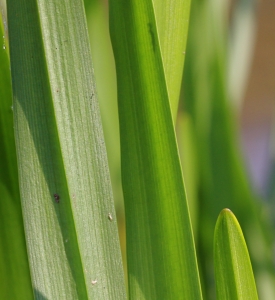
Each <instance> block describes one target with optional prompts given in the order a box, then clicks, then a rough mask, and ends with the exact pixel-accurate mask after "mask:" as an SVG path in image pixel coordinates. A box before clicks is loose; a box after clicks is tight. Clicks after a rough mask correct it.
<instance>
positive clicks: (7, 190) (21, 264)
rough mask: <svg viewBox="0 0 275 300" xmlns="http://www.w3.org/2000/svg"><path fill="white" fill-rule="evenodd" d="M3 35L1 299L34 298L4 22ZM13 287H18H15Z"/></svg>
mask: <svg viewBox="0 0 275 300" xmlns="http://www.w3.org/2000/svg"><path fill="white" fill-rule="evenodd" d="M0 8H1V3H0ZM0 22H1V15H0ZM4 22H6V21H4ZM2 36H3V39H4V44H3V49H0V145H1V146H0V278H1V280H0V299H6V300H20V299H32V289H31V280H30V270H29V265H28V259H27V251H26V242H25V236H24V228H23V220H22V211H21V204H20V195H19V186H18V174H17V162H16V152H15V142H14V132H13V112H12V95H11V79H10V70H9V59H8V53H7V51H8V44H7V37H6V36H5V35H4V32H3V31H2V27H1V24H0V37H1V38H2ZM12 286H16V288H14V289H12V288H11V287H12Z"/></svg>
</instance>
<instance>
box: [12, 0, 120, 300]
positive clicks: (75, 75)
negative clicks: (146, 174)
mask: <svg viewBox="0 0 275 300" xmlns="http://www.w3.org/2000/svg"><path fill="white" fill-rule="evenodd" d="M8 19H9V34H10V50H11V52H10V57H11V69H12V79H13V96H14V116H15V133H16V146H17V154H18V164H19V179H20V191H21V200H22V208H23V216H24V224H25V231H26V236H27V246H28V254H29V260H30V267H31V275H32V280H33V287H34V290H35V297H36V298H43V297H45V298H48V299H124V298H125V288H124V279H123V268H122V264H121V255H120V249H119V241H118V233H117V227H116V218H115V211H114V205H113V200H112V192H111V185H110V179H109V173H108V168H107V157H106V151H105V146H104V140H103V133H102V128H101V121H100V116H99V109H98V103H97V100H96V92H95V89H94V82H93V70H92V64H91V58H90V49H89V43H88V37H87V30H86V23H85V14H84V8H83V3H82V1H80V0H79V1H70V0H64V1H59V0H58V1H50V2H49V1H37V2H36V1H34V0H31V1H22V2H20V3H16V4H14V2H13V1H8ZM22 74H23V75H24V76H23V75H22Z"/></svg>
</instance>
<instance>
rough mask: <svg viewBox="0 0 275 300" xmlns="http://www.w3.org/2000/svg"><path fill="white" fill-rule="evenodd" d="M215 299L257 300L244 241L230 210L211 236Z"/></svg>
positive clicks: (224, 212) (219, 220)
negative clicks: (212, 239)
mask: <svg viewBox="0 0 275 300" xmlns="http://www.w3.org/2000/svg"><path fill="white" fill-rule="evenodd" d="M214 267H215V277H216V293H217V299H236V300H239V299H240V300H241V299H243V300H244V299H258V295H257V290H256V285H255V280H254V275H253V271H252V266H251V263H250V258H249V253H248V250H247V246H246V243H245V239H244V236H243V233H242V230H241V227H240V225H239V223H238V220H237V218H236V217H235V215H234V214H233V213H232V211H231V210H230V209H227V208H226V209H223V210H222V211H221V213H220V215H219V217H218V220H217V223H216V228H215V236H214Z"/></svg>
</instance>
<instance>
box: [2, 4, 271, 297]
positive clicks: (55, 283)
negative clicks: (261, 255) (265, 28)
mask: <svg viewBox="0 0 275 300" xmlns="http://www.w3.org/2000/svg"><path fill="white" fill-rule="evenodd" d="M85 4H86V10H87V11H88V10H89V9H95V7H96V3H95V2H94V3H92V4H90V6H89V3H88V2H87V3H85ZM198 5H199V4H198ZM204 5H205V7H200V9H198V10H194V11H193V13H192V16H194V15H195V14H197V17H200V16H202V15H203V16H204V17H206V16H207V15H206V11H207V7H208V6H207V5H206V4H204ZM198 7H199V6H198ZM208 8H209V7H208ZM189 10H190V2H189V1H181V0H165V1H157V0H130V1H123V0H110V1H109V15H110V24H109V26H110V36H111V41H112V47H113V53H114V58H115V65H116V74H117V94H118V112H119V132H120V147H121V175H122V186H123V196H124V203H125V218H126V243H127V278H128V280H127V281H128V297H129V299H133V300H140V299H148V300H151V299H167V300H169V299H171V300H172V299H190V300H192V299H194V300H198V299H203V298H204V299H207V297H209V293H208V290H209V289H208V287H207V281H208V280H211V278H212V277H211V274H210V275H209V270H207V269H206V267H205V264H204V263H205V262H206V263H207V262H209V257H210V256H211V257H214V263H213V264H212V268H214V266H215V281H216V290H217V299H234V300H235V299H257V297H258V296H257V289H256V285H255V281H254V276H253V272H252V267H251V263H250V258H249V254H248V250H247V248H246V243H245V240H244V237H243V234H242V231H241V229H240V226H239V224H238V221H237V220H236V218H235V216H234V215H233V214H232V213H231V212H230V211H229V210H223V211H222V212H221V214H220V216H219V218H218V221H217V224H216V228H215V238H214V240H213V236H214V225H213V224H214V223H215V222H216V219H217V217H218V213H219V212H220V211H221V210H222V208H224V207H227V206H229V207H230V208H231V205H233V206H234V207H233V208H234V211H235V210H236V211H237V210H238V207H240V208H239V212H240V216H241V217H242V220H243V224H244V227H245V228H246V229H247V228H248V229H247V230H248V231H249V228H250V229H251V228H256V229H257V231H255V232H256V233H257V234H258V236H259V235H260V238H261V240H264V241H266V240H268V239H265V238H264V237H263V236H262V231H261V230H260V229H259V228H261V225H259V224H260V223H259V217H258V215H257V213H256V212H255V204H254V202H253V199H251V198H252V197H250V192H249V190H248V188H247V185H246V183H245V177H244V175H243V173H242V170H241V168H240V166H239V164H238V158H236V157H237V154H236V153H235V152H234V151H235V150H234V149H235V148H234V143H233V142H232V140H233V139H232V132H233V131H231V127H230V126H231V125H230V124H231V123H230V122H231V121H230V120H231V119H230V113H229V110H230V109H229V108H228V106H227V105H226V102H225V97H220V95H224V93H225V88H224V86H223V79H224V78H223V75H222V69H220V68H219V67H220V66H222V63H221V61H222V58H221V56H220V55H221V54H222V53H223V52H222V51H221V48H219V47H218V50H217V51H216V48H215V43H213V44H209V46H210V49H208V50H209V51H210V52H211V54H214V55H213V57H214V59H213V60H211V63H209V61H207V55H206V56H205V57H206V60H204V61H203V63H204V64H203V65H202V68H201V70H202V72H201V77H207V74H208V73H207V71H208V70H209V68H212V67H213V66H214V70H215V71H214V73H213V74H214V76H213V78H214V79H213V78H211V79H212V80H213V81H211V82H208V83H209V86H208V88H209V90H207V87H205V86H203V88H205V91H206V94H205V95H207V97H211V94H209V93H210V91H212V86H211V84H213V82H216V83H217V82H218V83H219V82H220V84H219V85H218V86H217V95H216V94H215V95H216V96H215V98H213V99H218V100H217V101H216V102H215V105H213V106H211V103H210V102H207V101H210V100H209V98H207V97H205V101H206V102H204V103H203V105H204V106H203V107H202V105H201V104H200V100H201V98H200V97H199V96H197V97H196V96H194V95H195V94H196V93H198V94H197V95H200V96H201V92H202V91H203V90H200V91H197V90H196V89H197V88H199V89H201V88H202V85H201V82H202V81H200V80H201V77H196V75H194V73H193V71H194V67H192V63H191V60H190V61H189V63H188V62H187V68H186V72H187V74H188V75H189V76H188V75H187V77H186V78H187V79H185V86H186V89H185V92H186V95H187V96H186V102H185V103H186V110H185V115H184V116H183V117H182V112H181V111H180V112H179V114H178V106H179V98H180V90H181V82H182V72H183V65H184V59H185V52H186V39H187V32H188V24H189ZM7 15H8V34H9V44H7V45H6V46H5V48H6V49H3V51H2V52H1V54H0V63H1V64H0V93H1V94H0V97H1V102H0V126H1V127H0V138H1V149H0V151H1V152H0V153H1V158H0V163H1V164H0V166H1V169H0V191H1V200H0V205H1V211H0V214H1V228H0V245H1V247H0V274H1V278H2V280H1V281H0V282H1V283H0V298H1V299H32V298H34V299H81V300H82V299H104V300H105V299H114V300H118V299H126V298H127V296H126V290H127V288H126V285H125V280H124V276H123V266H122V259H121V251H120V250H121V249H120V246H119V238H118V230H117V218H116V212H115V206H114V201H113V193H112V187H111V181H110V175H109V169H108V160H107V155H106V149H105V142H104V135H103V130H102V124H101V123H102V121H101V117H100V112H99V103H98V94H100V91H99V93H98V92H97V89H96V84H95V80H94V71H93V66H92V60H91V51H90V44H89V39H88V31H87V26H88V25H87V22H86V19H85V10H84V5H83V2H82V1H81V0H51V1H45V0H39V1H37V0H28V1H27V0H23V1H20V2H19V3H15V2H14V1H12V0H7ZM194 19H195V17H194ZM217 20H218V19H217ZM88 24H89V19H88ZM191 25H192V23H191ZM191 29H192V30H193V32H194V31H195V30H196V28H195V26H193V25H192V27H191ZM192 30H191V32H192ZM209 30H210V31H211V29H209ZM4 34H5V35H6V34H7V33H4V32H3V34H1V35H4ZM217 34H218V35H217V36H219V34H220V33H219V32H218V33H217ZM197 37H198V35H196V34H193V35H192V38H193V41H196V38H197ZM7 39H8V37H7V36H6V37H5V40H6V43H7ZM205 39H206V37H205ZM201 40H202V41H203V38H201ZM191 42H192V40H191ZM197 42H198V40H197V41H196V42H195V43H194V44H195V45H192V43H191V44H189V45H191V46H189V47H193V49H197V50H196V51H198V48H196V43H197ZM211 47H212V48H211ZM92 48H93V46H92ZM8 49H9V55H8V54H7V52H8ZM220 51H221V52H220ZM190 52H191V51H190ZM220 63H221V64H220ZM9 64H10V69H11V81H10V74H9ZM99 64H100V63H99ZM97 72H98V71H97V70H96V73H97ZM106 78H108V74H106ZM203 79H204V82H207V80H205V78H203ZM188 80H189V81H188ZM11 82H12V94H13V100H12V101H11ZM99 86H101V88H102V89H106V90H107V89H108V81H107V79H104V76H103V81H101V82H100V84H99ZM192 96H193V97H192ZM205 108H207V110H206V111H205V110H204V109H205ZM105 109H106V106H105ZM219 112H221V115H219ZM110 115H111V114H110V111H109V116H110ZM217 115H218V116H219V117H220V119H219V118H217ZM177 116H179V119H178V120H179V122H178V124H179V128H181V125H182V124H183V131H182V132H181V131H179V132H178V139H177V138H176V133H175V126H176V125H175V124H176V120H177ZM211 117H213V120H212V119H211ZM182 118H183V119H184V122H183V123H182V124H181V119H182ZM103 120H106V115H104V110H103ZM210 120H212V121H210ZM220 120H221V123H219V121H220ZM112 124H113V123H112ZM202 124H203V125H202ZM220 124H223V128H224V130H225V131H224V137H221V136H220V135H219V131H217V127H215V126H219V125H220ZM13 126H14V134H13ZM204 126H205V127H204ZM205 130H206V132H207V134H205ZM106 135H107V136H108V132H107V133H106V132H105V137H106ZM182 135H184V140H185V143H184V145H183V147H180V148H178V144H179V145H180V141H181V139H182ZM186 135H188V136H189V137H190V138H189V139H186V138H185V136H186ZM14 138H15V143H14ZM107 140H108V137H107ZM224 141H226V144H225V147H226V149H220V143H223V142H224ZM117 142H118V141H116V143H117ZM204 143H205V144H204ZM208 143H209V145H210V150H212V151H210V150H209V148H208ZM15 145H16V147H15ZM215 145H217V147H215ZM211 147H212V148H211ZM109 148H110V147H109ZM200 148H201V149H200ZM190 149H191V150H190ZM192 149H193V150H194V149H195V150H194V151H193V150H192ZM200 150H203V151H204V152H203V154H200ZM109 151H110V152H111V151H112V149H109ZM193 152H194V153H193ZM15 153H16V154H15ZM182 153H183V155H182ZM181 155H182V156H183V159H182V164H183V169H184V176H185V178H186V177H187V178H186V180H185V181H186V189H185V185H184V180H183V175H182V174H183V172H182V167H181V163H180V156H181ZM16 157H17V158H16ZM213 157H216V158H217V159H218V161H217V165H215V163H214V160H213ZM224 157H226V158H227V159H228V161H227V162H226V163H227V164H228V168H229V170H231V173H230V176H231V177H230V176H228V173H226V172H227V171H228V170H226V168H223V167H220V165H219V163H220V161H222V160H223V158H224ZM16 161H17V163H16ZM195 161H196V162H197V163H195ZM17 170H18V171H17ZM217 170H218V171H219V172H218V173H217V174H215V172H217ZM240 170H241V171H240ZM17 172H18V173H17ZM118 173H119V172H118ZM194 174H195V175H194ZM199 174H200V175H199ZM240 174H241V175H240ZM214 175H217V177H215V176H214ZM18 178H19V180H18ZM227 178H229V179H230V180H231V179H232V178H233V179H234V178H235V180H233V179H232V181H230V180H229V182H228V181H227ZM239 180H241V182H242V183H241V184H239ZM209 182H210V187H211V188H210V189H209V186H208V185H207V184H209ZM217 183H218V184H220V185H221V186H218V185H217ZM238 184H239V185H238ZM239 186H240V187H241V192H240V193H239V194H238V193H235V194H234V193H233V192H232V193H230V194H229V195H227V197H225V198H224V199H222V201H221V204H222V206H223V207H220V204H219V205H217V203H216V202H215V201H217V198H218V197H219V195H220V194H221V193H222V192H221V190H222V191H224V192H226V193H227V192H228V193H229V191H231V188H232V187H233V188H238V187H239ZM19 190H20V194H19ZM186 190H187V193H186ZM199 190H200V191H202V199H203V201H205V202H203V203H200V202H199V200H198V197H197V195H198V194H197V193H198V191H199ZM243 191H244V192H243ZM187 195H188V196H189V195H192V197H190V198H192V201H191V200H190V199H189V204H188V201H187V200H188V199H187V198H188V197H187ZM242 195H245V198H244V200H245V201H244V203H243V204H242V205H241V206H237V204H236V203H237V202H238V201H239V198H240V197H242ZM235 197H236V199H235ZM207 204H210V205H207ZM188 206H191V207H192V211H191V215H192V216H193V219H192V223H193V228H196V231H195V237H196V244H197V245H198V247H199V251H198V255H197V254H196V250H195V243H194V238H193V234H194V233H193V230H192V226H191V219H190V213H189V208H188ZM211 207H212V209H213V210H211ZM202 208H203V209H205V211H202ZM244 210H247V211H248V212H249V216H250V222H249V221H247V219H246V218H245V217H243V216H244V214H242V213H243V212H244ZM21 211H22V215H23V221H22V217H21ZM205 212H210V213H209V214H208V215H207V214H205ZM213 216H214V217H213ZM194 220H196V221H194ZM214 220H215V221H214ZM23 224H24V225H23ZM251 224H253V226H250V225H251ZM255 224H256V225H255ZM23 226H24V230H23ZM258 229H259V230H258ZM205 232H206V234H205ZM253 234H254V232H253V233H252V234H251V233H250V235H249V234H247V236H248V237H249V238H250V243H249V244H250V245H253V239H252V238H251V237H252V236H253ZM211 235H212V237H211ZM205 237H206V240H205ZM25 244H26V246H25ZM209 244H211V245H214V247H213V248H214V254H213V251H212V250H213V249H212V246H209ZM267 244H268V243H267V242H266V244H264V247H266V245H267ZM264 249H266V248H264ZM202 251H203V252H202ZM210 251H211V254H210ZM26 253H27V254H28V255H26ZM204 255H205V257H206V259H207V261H205V262H204V261H203V257H204ZM197 256H198V258H199V260H198V262H199V267H200V268H198V262H197ZM252 257H253V258H254V261H256V262H257V254H253V256H252ZM252 261H253V260H252ZM258 261H260V262H262V261H264V263H267V264H268V263H269V262H270V260H269V258H267V259H266V260H258ZM199 269H201V277H200V274H199ZM210 273H211V272H210ZM270 273H271V274H273V273H274V272H273V273H272V272H270ZM268 276H270V277H269V278H271V280H273V277H272V275H270V274H268ZM18 279H19V280H18ZM201 282H202V285H201ZM210 294H211V293H210Z"/></svg>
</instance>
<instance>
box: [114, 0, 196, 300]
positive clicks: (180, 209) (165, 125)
mask: <svg viewBox="0 0 275 300" xmlns="http://www.w3.org/2000/svg"><path fill="white" fill-rule="evenodd" d="M110 30H111V37H112V42H113V48H114V54H115V60H116V68H117V78H118V102H119V103H118V104H119V117H120V134H121V160H122V182H123V190H124V199H125V212H126V232H127V233H126V234H127V260H128V279H129V294H130V299H180V298H182V299H201V292H200V283H199V276H198V270H197V263H196V255H195V249H194V243H193V236H192V230H191V225H190V219H189V212H188V207H187V203H186V196H185V190H184V185H183V179H182V174H181V167H180V163H179V157H178V152H177V146H176V140H175V133H174V127H173V121H172V116H171V111H170V104H169V98H168V92H167V88H166V87H167V84H166V81H165V75H164V67H163V64H162V58H161V53H160V48H159V41H158V34H157V27H156V22H155V15H154V9H153V4H152V2H151V1H111V2H110Z"/></svg>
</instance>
